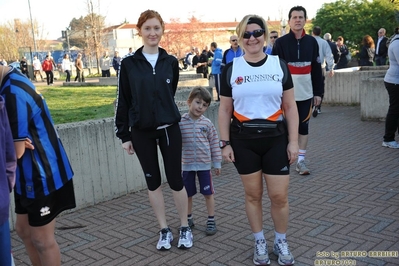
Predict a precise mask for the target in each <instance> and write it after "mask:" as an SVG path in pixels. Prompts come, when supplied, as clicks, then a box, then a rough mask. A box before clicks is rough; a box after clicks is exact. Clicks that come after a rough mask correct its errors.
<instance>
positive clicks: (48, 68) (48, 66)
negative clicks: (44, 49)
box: [42, 55, 54, 86]
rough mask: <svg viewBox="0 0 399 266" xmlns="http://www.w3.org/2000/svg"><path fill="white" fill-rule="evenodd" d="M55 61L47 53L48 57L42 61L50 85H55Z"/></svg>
mask: <svg viewBox="0 0 399 266" xmlns="http://www.w3.org/2000/svg"><path fill="white" fill-rule="evenodd" d="M53 66H54V65H53V62H52V60H51V58H50V57H49V55H46V59H45V60H44V61H43V63H42V69H43V71H44V73H46V80H47V85H48V86H53V83H54V74H53Z"/></svg>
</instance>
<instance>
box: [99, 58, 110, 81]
mask: <svg viewBox="0 0 399 266" xmlns="http://www.w3.org/2000/svg"><path fill="white" fill-rule="evenodd" d="M100 67H101V76H102V77H103V78H105V77H108V78H109V77H110V76H111V72H110V68H111V58H110V57H109V55H108V51H105V52H104V55H103V57H101V58H100Z"/></svg>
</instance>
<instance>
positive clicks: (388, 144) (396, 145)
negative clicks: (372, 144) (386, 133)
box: [382, 141, 399, 149]
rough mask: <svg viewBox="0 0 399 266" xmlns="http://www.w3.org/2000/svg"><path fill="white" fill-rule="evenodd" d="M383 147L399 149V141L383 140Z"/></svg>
mask: <svg viewBox="0 0 399 266" xmlns="http://www.w3.org/2000/svg"><path fill="white" fill-rule="evenodd" d="M382 147H387V148H392V149H399V143H397V142H396V141H389V142H387V141H383V142H382Z"/></svg>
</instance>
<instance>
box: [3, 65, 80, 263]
mask: <svg viewBox="0 0 399 266" xmlns="http://www.w3.org/2000/svg"><path fill="white" fill-rule="evenodd" d="M0 84H1V87H0V95H1V96H2V97H3V98H4V99H5V106H6V109H7V114H8V119H9V122H10V128H11V133H12V137H13V140H14V147H15V153H16V157H17V158H18V166H17V174H16V182H15V187H14V199H15V212H16V214H17V219H16V224H15V229H16V231H17V234H18V236H19V237H20V238H21V239H22V241H23V242H24V245H25V248H26V251H27V253H28V256H29V259H30V261H31V263H32V265H52V266H60V265H61V254H60V248H59V246H58V244H57V241H56V239H55V234H54V230H55V218H56V216H57V215H58V214H59V213H61V212H62V211H64V210H68V209H72V208H75V206H76V203H75V193H74V189H73V183H72V177H73V171H72V168H71V165H70V163H69V160H68V157H67V154H66V152H65V150H64V148H63V146H62V143H61V140H60V139H59V137H58V133H57V131H56V129H55V128H54V124H53V120H52V118H51V115H50V112H49V110H48V107H47V104H46V102H45V100H44V99H43V98H42V96H41V95H40V94H39V93H38V92H37V91H36V89H35V87H34V86H33V84H32V82H30V80H29V79H28V78H27V77H26V76H24V75H23V74H22V73H21V72H19V71H18V70H16V69H14V68H12V67H8V66H0Z"/></svg>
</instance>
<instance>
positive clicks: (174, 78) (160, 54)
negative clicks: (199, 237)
mask: <svg viewBox="0 0 399 266" xmlns="http://www.w3.org/2000/svg"><path fill="white" fill-rule="evenodd" d="M136 26H137V29H138V32H139V35H140V36H141V37H142V39H143V44H144V45H143V46H142V47H141V48H139V49H138V50H137V51H136V52H135V53H134V54H133V55H131V56H128V57H125V58H124V59H123V60H122V62H121V67H120V72H119V80H118V99H117V106H116V113H115V127H116V136H117V137H118V138H119V139H120V140H121V141H122V147H123V149H124V150H126V152H127V154H129V155H132V154H134V153H136V154H137V157H138V159H139V161H140V164H141V167H142V169H143V172H144V176H145V177H146V182H147V187H148V196H149V200H150V203H151V206H152V208H153V210H154V213H155V216H156V218H157V219H158V223H159V226H160V232H159V241H158V243H157V245H156V247H157V249H158V250H168V249H170V248H171V242H172V241H173V235H172V231H171V230H170V228H169V226H168V223H167V221H166V214H165V202H164V197H163V193H162V187H161V173H160V169H159V162H158V151H157V150H158V146H159V149H160V150H161V153H162V157H163V160H164V166H165V173H166V178H167V180H168V185H169V187H170V188H171V189H172V192H173V198H174V201H175V205H176V209H177V212H178V214H179V217H180V223H181V226H180V228H179V241H178V244H177V246H178V247H179V248H182V249H185V248H191V247H192V245H193V236H192V232H191V229H190V227H189V226H188V221H187V204H188V199H187V192H186V189H185V188H184V183H183V178H182V176H181V158H182V136H181V132H180V127H179V121H180V119H181V115H180V112H179V109H178V108H177V106H176V103H175V101H174V96H175V93H176V90H177V83H178V82H179V64H178V60H177V58H176V57H174V56H172V55H168V54H167V52H166V51H165V50H164V49H162V48H161V47H159V42H160V41H161V38H162V36H163V34H164V31H165V23H164V21H163V19H162V17H161V15H160V14H159V13H158V12H156V11H154V10H147V11H144V12H143V13H141V15H140V17H139V19H138V21H137V25H136ZM154 73H155V74H154Z"/></svg>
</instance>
